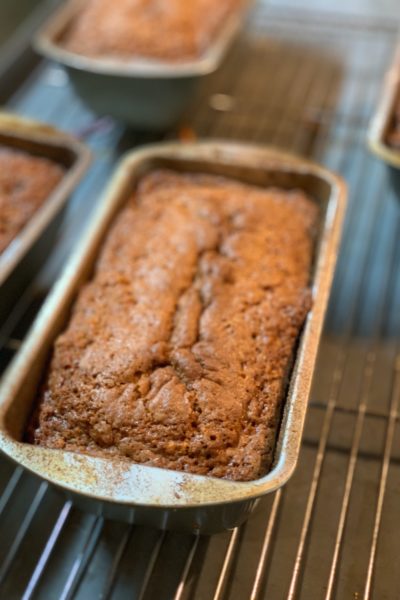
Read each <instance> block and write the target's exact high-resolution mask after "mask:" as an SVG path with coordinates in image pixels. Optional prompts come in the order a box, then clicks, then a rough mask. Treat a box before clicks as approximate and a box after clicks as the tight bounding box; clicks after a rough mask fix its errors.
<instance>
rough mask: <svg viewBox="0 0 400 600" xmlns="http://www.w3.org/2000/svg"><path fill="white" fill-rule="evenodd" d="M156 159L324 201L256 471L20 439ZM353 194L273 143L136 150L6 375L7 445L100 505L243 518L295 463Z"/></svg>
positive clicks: (1, 431)
mask: <svg viewBox="0 0 400 600" xmlns="http://www.w3.org/2000/svg"><path fill="white" fill-rule="evenodd" d="M158 167H167V168H171V169H173V170H176V171H190V172H193V171H197V172H203V173H204V172H205V173H213V174H220V175H226V176H228V177H232V178H235V179H237V180H241V181H244V182H248V183H253V184H256V185H260V186H275V187H280V188H285V189H293V188H297V189H301V190H304V191H305V192H306V193H307V194H308V195H309V196H311V197H312V198H313V199H314V200H315V202H317V203H318V205H319V206H320V209H321V217H320V229H319V235H318V239H317V247H316V255H315V262H314V266H313V273H312V290H313V306H312V310H311V312H310V314H309V316H308V318H307V320H306V323H305V326H304V328H303V330H302V333H301V336H300V339H299V344H298V348H297V352H296V356H295V363H294V367H293V369H292V373H291V377H290V385H289V387H288V392H287V397H286V400H285V403H284V410H283V416H282V421H281V425H280V430H279V437H278V441H277V446H276V449H275V457H274V463H273V467H272V470H271V471H270V472H269V473H267V474H266V475H265V476H264V477H262V478H260V479H257V480H254V481H249V482H237V481H230V480H226V479H217V478H213V477H207V476H202V475H191V474H188V473H183V472H178V471H172V470H167V469H159V468H155V467H149V466H146V465H140V464H134V463H131V462H128V461H126V460H118V459H114V458H112V459H111V458H98V457H93V456H88V455H82V454H77V453H72V452H66V451H63V450H50V449H46V448H43V447H39V446H32V445H29V444H27V443H23V442H21V441H20V440H21V439H22V433H23V430H24V427H25V424H26V421H27V418H28V415H29V414H30V412H31V409H32V404H33V402H34V400H35V398H36V395H37V389H38V385H39V382H40V380H41V378H42V376H43V372H44V369H45V366H46V361H47V359H48V356H49V351H50V349H51V346H52V344H53V342H54V339H55V338H56V336H57V335H58V334H59V332H60V331H61V330H62V329H63V328H64V326H65V323H66V320H67V318H68V314H69V311H70V308H71V305H72V303H73V301H74V298H75V297H76V294H77V292H78V290H79V288H80V287H81V285H82V283H83V282H84V281H85V280H87V278H88V276H90V274H91V272H92V270H93V265H94V262H95V259H96V256H97V254H98V251H99V247H100V245H101V243H102V240H103V239H104V236H105V234H106V232H107V230H108V228H109V227H110V224H111V222H112V221H113V218H114V216H115V215H116V213H117V212H118V210H119V209H120V208H121V207H122V206H123V205H124V203H125V202H126V200H127V199H128V197H129V195H130V194H131V193H132V190H133V189H134V187H135V184H136V183H137V181H138V179H139V178H140V177H141V176H142V175H143V174H144V173H146V172H147V171H149V170H152V169H154V168H158ZM345 196H346V192H345V186H344V184H343V182H342V181H341V179H340V178H338V177H337V176H336V175H334V174H332V173H330V172H329V171H327V170H325V169H324V168H322V167H319V166H317V165H315V164H312V163H310V162H307V161H305V160H301V159H298V158H295V157H293V156H290V155H287V154H284V153H282V152H280V151H277V150H274V149H268V148H265V149H263V148H258V147H252V146H241V145H234V144H224V143H219V142H207V143H197V144H178V143H170V144H160V145H155V146H150V147H148V148H146V149H143V150H139V151H135V152H132V153H130V154H128V155H127V157H126V158H125V159H124V160H123V162H122V164H121V166H120V167H119V169H118V171H117V173H116V175H115V176H114V178H113V179H112V181H111V184H110V186H109V188H108V190H107V191H106V194H105V196H104V198H103V200H102V201H101V202H100V203H99V204H98V207H97V209H96V212H95V214H94V216H93V218H92V221H91V223H90V225H89V227H88V229H87V231H86V235H85V236H84V238H83V239H82V240H81V242H80V243H79V245H78V247H77V249H76V252H75V254H74V255H73V256H72V258H71V259H70V260H69V262H68V264H67V266H66V268H65V271H64V273H63V275H62V276H61V278H60V279H59V281H58V283H57V284H56V286H55V287H54V290H53V291H52V292H51V294H50V296H49V297H48V299H47V301H46V303H45V305H44V306H43V308H42V310H41V312H40V313H39V315H38V317H37V320H36V321H35V324H34V326H33V328H32V330H31V333H30V334H29V336H28V338H27V340H26V341H25V342H24V344H23V346H22V348H21V350H20V352H19V354H18V356H17V358H16V360H15V361H14V363H13V364H12V366H11V368H10V370H9V372H8V374H7V375H6V377H5V380H4V383H3V386H2V388H1V392H0V448H1V449H2V450H3V452H4V453H5V454H7V456H9V457H10V458H12V459H13V460H14V461H16V462H17V463H19V464H20V465H22V466H24V467H26V468H27V469H29V470H30V471H31V472H33V473H35V474H36V475H39V476H40V477H42V478H44V479H46V480H47V481H49V482H50V483H52V484H54V485H56V486H58V487H59V488H61V489H63V490H64V491H65V492H66V493H67V494H68V496H69V497H71V498H73V499H74V501H75V502H76V503H77V504H79V505H80V506H82V507H86V508H87V509H89V510H90V511H92V512H95V513H97V514H102V515H105V516H107V517H111V518H116V519H120V520H126V521H129V522H132V523H143V524H144V523H145V524H150V525H153V526H156V527H161V528H172V529H180V530H185V531H196V532H198V531H201V532H207V533H212V532H217V531H221V530H224V529H229V528H232V527H235V526H237V525H238V524H240V523H241V522H242V521H243V520H244V519H245V518H246V517H247V515H248V514H249V513H250V511H251V510H252V508H253V507H254V505H255V504H256V502H257V499H258V498H260V497H261V496H263V495H264V494H267V493H269V492H272V491H274V490H276V489H277V488H279V487H280V486H282V485H283V484H284V483H285V482H286V481H287V480H288V479H289V477H290V476H291V474H292V473H293V470H294V468H295V465H296V461H297V457H298V453H299V447H300V442H301V435H302V429H303V422H304V417H305V413H306V407H307V401H308V396H309V391H310V385H311V379H312V375H313V370H314V365H315V359H316V354H317V347H318V342H319V338H320V333H321V328H322V324H323V319H324V314H325V309H326V305H327V301H328V297H329V290H330V286H331V282H332V276H333V272H334V266H335V262H336V255H337V250H338V244H339V238H340V232H341V227H342V221H343V215H344V208H345Z"/></svg>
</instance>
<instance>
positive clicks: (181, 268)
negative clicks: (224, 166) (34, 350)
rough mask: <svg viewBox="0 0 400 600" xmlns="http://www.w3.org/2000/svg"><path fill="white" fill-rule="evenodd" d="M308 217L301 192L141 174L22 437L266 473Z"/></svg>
mask: <svg viewBox="0 0 400 600" xmlns="http://www.w3.org/2000/svg"><path fill="white" fill-rule="evenodd" d="M317 218H318V211H317V207H316V205H315V203H313V202H312V201H311V200H310V199H309V198H307V197H306V196H305V195H304V194H303V193H302V192H299V191H296V190H294V191H284V190H278V189H272V188H271V189H262V188H258V187H255V186H251V185H245V184H241V183H238V182H236V181H233V180H229V179H224V178H222V177H216V176H206V175H198V174H196V175H194V174H186V175H179V174H177V173H174V172H170V171H155V172H153V173H151V174H149V175H147V176H146V177H144V178H143V179H142V181H141V182H140V185H139V187H138V190H137V191H136V192H135V194H134V195H133V196H132V198H131V199H130V200H129V202H128V204H127V206H126V207H125V208H124V209H123V210H122V211H121V212H120V214H119V215H118V217H117V219H116V221H115V223H114V224H113V225H112V227H111V229H110V231H109V234H108V236H107V239H106V240H105V242H104V244H103V247H102V250H101V252H100V255H99V258H98V261H97V265H96V270H95V273H94V276H93V278H92V280H91V281H89V282H88V283H87V284H86V285H85V286H84V287H83V289H82V290H81V291H80V293H79V296H78V299H77V301H76V303H75V306H74V309H73V313H72V316H71V319H70V322H69V324H68V326H67V328H66V330H65V331H64V333H63V334H62V335H60V336H59V338H58V339H57V341H56V343H55V348H54V352H53V356H52V359H51V363H50V367H49V370H48V373H47V376H46V379H45V381H44V384H43V387H42V390H41V392H40V394H39V396H40V397H39V398H38V404H37V409H36V411H35V413H34V415H33V417H32V419H31V422H30V424H29V427H28V439H29V440H30V441H31V442H33V443H35V444H40V445H43V446H47V447H52V448H64V449H67V450H73V451H78V452H89V453H93V454H101V455H105V456H118V457H125V458H127V459H130V460H133V461H135V462H139V463H145V464H151V465H155V466H159V467H166V468H173V469H179V470H185V471H188V472H192V473H200V474H208V475H213V476H217V477H226V478H231V479H237V480H251V479H254V478H257V477H259V476H261V475H263V474H264V473H265V472H266V471H267V469H268V468H269V467H270V465H271V461H272V457H273V449H274V445H275V437H276V430H277V424H278V420H279V416H280V410H281V404H282V399H283V397H284V394H285V390H286V383H287V379H288V374H289V372H290V367H291V363H292V360H293V354H294V348H295V345H296V341H297V338H298V335H299V332H300V329H301V327H302V324H303V322H304V319H305V317H306V314H307V312H308V310H309V308H310V304H311V300H310V290H309V279H310V269H311V263H312V258H313V248H314V233H315V227H316V223H317Z"/></svg>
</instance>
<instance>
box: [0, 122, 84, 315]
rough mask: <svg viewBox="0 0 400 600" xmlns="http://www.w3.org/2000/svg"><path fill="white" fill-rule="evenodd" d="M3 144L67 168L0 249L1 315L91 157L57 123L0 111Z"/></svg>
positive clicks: (45, 247)
mask: <svg viewBox="0 0 400 600" xmlns="http://www.w3.org/2000/svg"><path fill="white" fill-rule="evenodd" d="M0 146H4V147H6V148H10V149H15V150H21V151H23V152H26V153H27V154H31V155H33V156H39V157H43V158H47V159H50V160H52V161H54V162H55V163H57V164H59V165H61V166H62V167H63V168H64V169H65V173H64V175H63V176H62V178H61V180H60V182H59V183H58V185H56V187H55V188H54V190H53V191H52V192H51V193H50V195H49V197H48V198H47V199H46V200H45V202H44V203H43V204H42V205H41V206H40V207H39V208H38V209H37V210H36V212H35V213H34V214H33V216H32V217H31V218H30V219H29V220H28V222H27V223H26V224H25V226H24V227H23V228H22V229H21V230H20V231H19V233H18V234H17V235H16V236H15V237H14V239H13V240H12V241H11V243H10V244H9V245H8V246H7V247H6V248H5V249H4V251H3V252H1V253H0V293H1V308H0V321H2V320H4V319H5V318H6V316H7V314H8V311H9V309H10V307H12V306H13V304H14V303H15V300H16V298H18V296H19V294H20V293H21V291H22V289H23V288H24V286H25V285H26V283H27V282H28V281H29V280H30V279H31V278H32V275H33V274H34V273H35V272H36V271H37V270H38V268H39V267H40V265H41V263H42V261H43V256H46V255H47V254H48V252H49V251H50V249H51V246H52V241H53V240H54V236H55V234H56V232H57V229H58V227H59V225H60V223H61V219H62V213H63V209H64V208H65V205H66V201H67V200H68V197H69V196H70V194H71V192H72V190H73V189H74V187H75V186H76V185H77V183H78V181H79V180H80V178H81V177H82V175H83V173H84V171H85V169H86V168H87V166H88V164H89V160H90V152H89V150H88V149H87V148H86V147H85V146H84V145H83V144H82V143H81V142H79V141H78V140H76V139H74V138H73V137H71V136H69V135H67V134H65V133H63V132H61V131H57V130H56V129H54V128H53V127H50V126H48V125H44V124H42V123H37V122H34V121H31V120H28V119H23V118H21V117H19V116H16V115H11V114H8V113H0Z"/></svg>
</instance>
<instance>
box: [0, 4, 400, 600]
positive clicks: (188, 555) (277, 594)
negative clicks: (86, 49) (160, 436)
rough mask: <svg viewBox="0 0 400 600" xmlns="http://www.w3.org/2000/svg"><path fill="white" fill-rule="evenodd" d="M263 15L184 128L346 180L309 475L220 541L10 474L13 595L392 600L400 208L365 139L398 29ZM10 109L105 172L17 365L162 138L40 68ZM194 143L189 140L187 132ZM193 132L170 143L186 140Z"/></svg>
mask: <svg viewBox="0 0 400 600" xmlns="http://www.w3.org/2000/svg"><path fill="white" fill-rule="evenodd" d="M309 17H310V18H308V17H307V19H303V21H302V22H301V26H299V21H298V15H292V18H291V14H290V13H289V14H288V13H287V12H285V13H280V12H279V11H278V10H273V11H272V10H268V11H267V10H265V8H263V7H262V6H260V7H259V8H258V10H257V11H256V12H255V13H254V15H253V18H252V20H251V21H250V23H249V26H248V28H247V30H246V32H245V34H244V35H243V36H242V39H241V40H240V41H239V43H238V44H236V46H235V48H234V50H233V52H232V54H231V56H230V59H229V60H228V61H227V62H226V64H225V66H224V67H223V69H222V70H221V71H220V72H219V73H217V74H216V75H215V76H213V77H211V78H210V79H209V81H208V83H207V85H206V86H204V87H203V89H202V90H201V91H200V92H199V96H198V98H197V100H196V102H195V103H194V104H193V106H192V107H191V109H190V110H189V111H188V114H187V117H186V119H185V120H184V124H185V128H184V131H186V134H187V128H188V127H189V128H191V129H192V130H193V131H194V132H195V133H196V134H197V135H199V136H213V137H224V138H228V139H232V138H234V139H243V140H250V141H258V142H262V143H273V144H276V145H278V146H281V147H285V148H288V149H290V150H294V151H296V152H299V153H301V154H306V155H309V156H313V157H315V158H317V159H318V160H319V161H320V162H323V163H325V164H326V165H327V166H329V167H331V168H333V169H335V170H337V171H339V172H341V173H342V174H343V175H344V176H345V177H346V179H347V181H348V183H349V187H350V207H349V211H348V216H347V220H346V226H345V235H344V240H343V244H342V250H341V257H340V260H339V265H338V269H337V273H336V278H335V284H334V290H333V294H332V297H331V302H330V308H329V313H328V318H327V323H326V327H325V334H324V338H323V342H322V345H321V351H320V356H319V362H318V367H317V370H316V378H315V382H314V387H313V392H312V399H311V403H310V408H309V413H308V418H307V423H306V428H305V434H304V442H303V447H302V452H301V457H300V463H299V466H298V468H297V470H296V473H295V475H294V477H293V478H292V480H291V482H290V483H289V484H288V485H287V486H286V487H285V488H284V489H282V490H281V491H279V492H278V493H276V494H275V495H273V496H270V497H267V498H265V499H264V500H262V501H261V502H260V504H259V506H258V508H257V509H256V511H255V513H254V514H253V515H252V516H251V518H250V519H249V521H248V522H247V523H246V524H245V525H244V526H242V527H240V528H239V529H237V530H234V531H233V532H228V533H226V534H221V535H216V536H213V537H210V538H207V537H198V536H190V535H184V534H175V533H162V532H159V531H156V530H151V529H148V528H142V527H132V526H127V525H125V524H122V523H115V522H109V521H104V520H103V519H102V518H100V517H96V516H93V515H88V514H85V513H82V512H80V511H79V510H77V509H76V508H74V507H73V506H72V505H71V503H70V502H66V501H65V499H64V498H63V497H62V496H59V495H58V494H57V493H56V492H55V491H53V490H52V489H50V488H48V486H47V484H45V483H41V482H40V481H38V480H36V479H34V478H32V477H31V476H30V475H28V474H26V473H23V472H22V471H21V470H20V469H18V468H17V469H15V468H14V467H13V466H12V465H11V464H10V463H9V462H7V461H5V460H4V459H1V461H0V465H1V468H0V494H1V495H0V539H1V544H0V597H1V598H3V597H4V598H7V599H13V598H21V597H22V598H24V600H28V599H30V598H40V599H49V598H52V599H53V598H62V599H63V600H67V599H70V598H77V599H88V598H90V599H92V598H101V599H106V598H113V599H117V598H135V599H140V600H145V599H162V600H164V599H165V600H170V599H174V600H184V599H188V598H193V599H195V600H208V599H211V598H212V599H214V600H223V599H225V600H227V599H229V600H236V599H237V600H239V599H240V600H242V599H245V598H246V599H247V598H249V599H251V600H258V599H262V598H268V599H272V600H278V599H280V598H288V599H294V598H301V599H307V600H309V599H314V598H318V599H319V598H325V599H333V598H337V599H344V598H352V599H354V600H357V599H361V598H364V599H365V600H366V599H369V598H371V599H372V598H378V599H384V598H386V599H392V598H393V599H394V598H397V597H399V592H398V590H399V589H400V571H399V569H398V568H397V565H396V562H397V561H396V558H397V557H398V556H399V552H400V538H399V536H398V534H397V525H398V523H399V509H398V490H399V486H400V446H399V442H400V437H399V434H400V432H399V420H398V405H399V400H400V354H399V347H398V342H399V339H400V336H399V333H400V311H399V310H398V307H399V306H400V272H399V271H400V235H399V233H400V232H399V228H400V203H399V201H398V200H397V198H396V195H395V193H394V191H393V190H392V188H391V186H390V181H389V179H388V175H387V172H386V169H385V167H384V165H382V164H380V163H379V162H378V161H377V160H376V159H375V158H373V157H371V156H370V155H369V154H368V152H367V151H366V150H365V148H364V145H365V144H364V137H365V128H366V125H367V122H368V119H369V118H370V116H371V113H372V111H373V108H374V106H375V102H376V99H377V95H378V93H379V89H380V85H381V82H382V78H383V74H384V71H385V69H386V66H387V65H388V63H389V62H390V58H391V54H392V51H393V46H394V41H395V30H394V28H393V27H392V26H391V24H390V23H388V22H386V21H385V22H383V21H379V20H378V21H377V20H375V21H374V22H369V21H365V20H362V21H361V20H353V21H351V20H346V21H343V20H342V19H340V18H335V19H329V18H328V17H327V16H323V15H316V14H313V15H310V16H309ZM9 105H10V106H11V107H12V108H15V109H16V110H18V111H19V112H22V113H23V114H26V115H29V116H33V117H36V118H41V119H44V120H47V121H50V122H54V123H56V124H59V125H61V126H62V127H64V128H65V129H69V130H73V131H76V132H80V134H81V135H83V136H85V137H86V138H87V140H88V142H89V143H90V145H91V146H92V148H93V150H94V152H95V155H96V159H97V160H96V164H95V165H94V166H93V167H92V169H91V171H90V173H89V175H88V177H87V178H86V180H85V181H84V183H83V185H82V186H81V187H80V190H79V192H78V193H77V194H76V195H75V196H74V199H73V201H72V203H71V205H70V209H69V213H68V215H67V220H66V224H65V233H64V236H63V237H62V238H61V239H60V240H59V242H58V246H57V251H55V252H54V255H53V256H52V257H50V258H49V260H48V261H47V264H46V265H45V266H44V269H43V272H42V273H40V274H39V276H38V277H37V278H36V279H35V280H34V282H33V284H32V285H31V287H30V288H29V289H28V290H27V293H26V295H25V296H24V298H22V299H21V301H20V302H19V305H18V306H17V309H16V312H15V313H14V315H13V316H12V318H11V319H10V321H9V322H8V323H7V324H6V325H5V326H3V328H2V329H1V330H0V340H1V352H0V361H1V366H2V368H4V366H5V365H6V364H7V363H8V362H9V360H10V358H11V356H12V355H13V353H14V352H15V350H16V349H17V348H18V345H19V343H20V340H21V339H22V338H23V336H24V334H25V333H26V331H27V328H28V327H29V324H30V322H31V320H32V318H33V316H34V314H35V313H36V311H37V309H38V307H39V306H40V303H41V300H42V299H43V297H44V296H45V294H46V290H47V287H48V285H49V283H51V281H52V280H53V279H54V276H55V274H56V273H57V272H58V270H59V269H60V266H61V264H62V262H63V260H64V258H65V256H66V255H67V254H68V253H69V251H70V249H71V247H72V246H73V240H74V237H75V235H79V233H80V230H81V226H80V224H81V223H83V222H84V221H85V219H86V218H87V217H88V216H89V214H90V210H91V208H92V206H93V205H94V204H95V202H96V197H97V196H98V193H99V192H100V190H101V189H102V187H103V186H104V182H105V181H106V179H107V177H108V176H109V173H110V171H111V170H112V167H113V165H114V163H115V160H116V158H117V157H118V156H119V155H120V153H121V152H122V151H123V150H125V149H126V148H128V147H131V146H133V145H136V144H140V143H142V142H143V141H148V140H149V139H150V137H149V136H144V135H142V136H140V135H138V134H135V133H132V132H124V131H123V129H122V127H121V126H120V125H118V124H116V123H113V122H110V121H108V120H101V121H97V122H95V123H94V122H93V116H92V115H91V114H90V113H89V112H88V111H87V110H86V109H84V108H83V107H82V105H81V104H80V103H79V102H78V101H77V100H76V98H75V97H74V96H73V94H72V92H71V90H70V89H69V87H68V85H67V82H66V80H65V77H64V76H63V73H62V72H61V71H59V70H58V69H57V68H56V67H54V66H49V65H47V64H46V65H44V66H43V67H41V69H40V70H39V71H38V72H35V73H34V74H33V75H32V77H31V79H30V80H28V81H27V82H26V84H25V86H24V87H23V88H21V89H20V90H18V92H17V93H16V94H14V95H13V96H12V97H11V98H10V101H9ZM181 131H182V130H181ZM177 134H179V130H177V131H175V132H172V133H171V134H170V135H171V136H172V137H173V136H175V135H177Z"/></svg>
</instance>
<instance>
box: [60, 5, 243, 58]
mask: <svg viewBox="0 0 400 600" xmlns="http://www.w3.org/2000/svg"><path fill="white" fill-rule="evenodd" d="M239 1H240V0H218V1H217V2H216V1H215V0H115V1H113V2H110V0H86V2H85V3H84V6H83V8H82V9H81V10H80V11H79V12H78V14H77V16H76V17H75V18H74V19H73V21H72V23H71V25H70V27H69V28H68V30H67V32H66V34H65V36H64V38H63V40H62V44H63V45H64V46H65V47H66V48H67V49H68V50H70V51H71V52H76V53H78V54H83V55H87V56H103V57H104V56H109V57H112V56H114V57H115V56H120V57H128V58H129V57H137V56H141V57H148V58H152V59H158V60H168V61H170V60H177V61H180V60H188V59H193V58H197V57H199V56H200V55H201V54H202V53H203V52H204V51H205V50H206V49H207V47H208V46H209V45H210V44H211V42H212V41H213V39H214V37H215V35H216V34H217V32H218V30H219V29H220V28H221V26H222V25H223V24H224V22H225V19H226V17H227V16H228V15H229V13H230V12H232V10H237V7H238V5H239Z"/></svg>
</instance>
